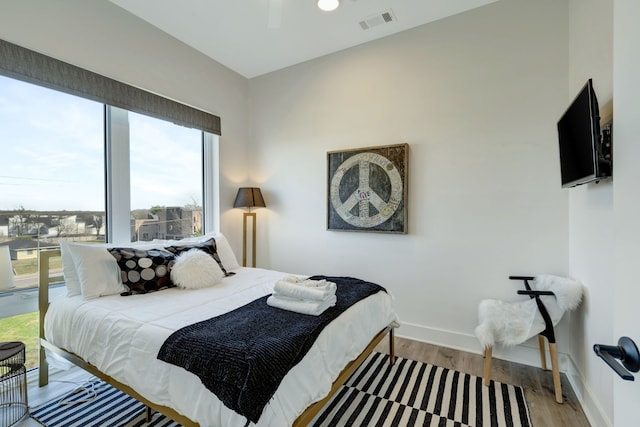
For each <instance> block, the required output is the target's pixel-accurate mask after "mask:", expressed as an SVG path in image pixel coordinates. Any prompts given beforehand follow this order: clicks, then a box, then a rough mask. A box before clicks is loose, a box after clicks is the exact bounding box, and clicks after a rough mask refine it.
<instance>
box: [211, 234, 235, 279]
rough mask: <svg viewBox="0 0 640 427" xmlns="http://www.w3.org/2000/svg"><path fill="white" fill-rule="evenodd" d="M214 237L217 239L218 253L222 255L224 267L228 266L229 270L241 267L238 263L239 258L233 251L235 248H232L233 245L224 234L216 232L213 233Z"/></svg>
mask: <svg viewBox="0 0 640 427" xmlns="http://www.w3.org/2000/svg"><path fill="white" fill-rule="evenodd" d="M213 238H214V239H216V244H217V246H218V255H219V256H220V261H222V265H224V268H226V269H227V271H229V270H236V269H238V268H240V264H238V260H237V259H236V256H235V254H234V253H233V249H231V245H229V241H228V240H227V238H226V237H224V234H222V233H216V234H214V235H213Z"/></svg>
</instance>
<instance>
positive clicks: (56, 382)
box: [18, 337, 590, 427]
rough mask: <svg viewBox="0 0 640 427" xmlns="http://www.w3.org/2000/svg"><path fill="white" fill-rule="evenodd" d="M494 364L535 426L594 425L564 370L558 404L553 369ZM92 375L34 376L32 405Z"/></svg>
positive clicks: (466, 361) (450, 359) (432, 354)
mask: <svg viewBox="0 0 640 427" xmlns="http://www.w3.org/2000/svg"><path fill="white" fill-rule="evenodd" d="M376 350H377V351H379V352H381V353H388V350H389V341H388V340H387V339H384V340H383V341H382V342H381V343H380V344H379V345H378V347H377V348H376ZM395 353H396V356H400V357H404V358H407V359H412V360H418V361H421V362H426V363H430V364H432V365H437V366H441V367H443V368H449V369H456V370H458V371H461V372H466V373H469V374H471V375H476V376H482V374H483V370H484V359H483V358H482V356H481V355H479V354H474V353H467V352H464V351H458V350H452V349H450V348H446V347H439V346H436V345H432V344H427V343H423V342H418V341H412V340H408V339H403V338H398V337H396V339H395ZM492 365H493V366H492V369H493V370H492V377H491V378H492V379H493V380H496V381H500V382H503V383H507V384H513V385H518V386H521V387H523V388H524V391H525V398H526V400H527V406H528V407H529V413H530V414H531V422H532V424H533V427H555V426H558V427H560V426H562V427H588V426H589V425H590V424H589V422H588V421H587V418H586V417H585V415H584V412H583V411H582V408H581V407H580V404H579V403H578V400H577V399H576V396H575V394H574V393H573V390H572V389H571V385H570V384H569V382H568V381H567V379H566V377H565V376H564V374H563V375H561V377H562V394H563V396H564V403H563V404H558V403H556V401H555V395H554V391H553V379H552V377H551V371H543V370H542V369H540V368H534V367H531V366H527V365H521V364H518V363H513V362H506V361H504V360H500V359H496V358H494V359H493V363H492ZM89 378H91V375H90V374H88V373H87V372H85V371H83V370H81V369H80V368H72V369H71V370H69V371H65V372H58V373H56V374H54V375H53V376H52V377H51V378H50V383H49V385H48V386H47V387H44V388H38V387H37V384H36V383H35V380H36V378H35V377H34V378H33V381H30V383H31V384H30V387H29V404H30V406H31V407H32V408H34V407H37V406H39V405H41V404H43V403H45V402H48V401H50V400H51V399H53V398H54V397H55V396H60V395H62V394H64V393H66V392H69V391H72V390H73V389H75V388H76V387H78V386H81V385H82V384H83V383H84V382H85V381H87V380H88V379H89ZM18 426H19V427H36V426H40V425H39V424H38V423H37V422H36V421H34V420H31V419H30V420H27V421H25V422H23V423H20V424H18ZM40 427H41V426H40Z"/></svg>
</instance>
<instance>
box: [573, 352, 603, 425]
mask: <svg viewBox="0 0 640 427" xmlns="http://www.w3.org/2000/svg"><path fill="white" fill-rule="evenodd" d="M566 375H567V379H568V380H569V383H570V384H571V388H573V391H574V392H575V394H576V396H577V398H578V401H579V402H580V405H581V406H582V410H583V411H584V414H585V415H586V416H587V419H588V420H589V423H590V424H591V425H592V426H603V427H613V422H612V421H611V419H609V417H607V415H606V413H605V411H604V410H603V409H602V407H601V406H600V403H599V402H598V400H597V399H596V398H595V396H594V394H593V391H592V390H591V387H589V385H588V384H587V383H586V382H585V380H584V376H583V375H582V373H581V372H580V370H579V369H578V368H577V366H576V365H575V363H574V362H573V359H572V358H569V369H568V371H567V372H566Z"/></svg>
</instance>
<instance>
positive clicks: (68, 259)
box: [59, 240, 82, 297]
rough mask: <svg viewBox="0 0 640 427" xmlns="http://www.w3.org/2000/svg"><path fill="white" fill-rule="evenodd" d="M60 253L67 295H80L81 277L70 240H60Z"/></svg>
mask: <svg viewBox="0 0 640 427" xmlns="http://www.w3.org/2000/svg"><path fill="white" fill-rule="evenodd" d="M59 243H60V254H61V255H62V272H63V274H64V283H65V285H66V286H67V296H68V297H72V296H75V295H80V294H81V293H82V292H81V291H80V279H79V278H78V272H77V271H76V265H75V263H74V261H73V255H71V250H70V249H69V242H67V241H66V240H60V241H59Z"/></svg>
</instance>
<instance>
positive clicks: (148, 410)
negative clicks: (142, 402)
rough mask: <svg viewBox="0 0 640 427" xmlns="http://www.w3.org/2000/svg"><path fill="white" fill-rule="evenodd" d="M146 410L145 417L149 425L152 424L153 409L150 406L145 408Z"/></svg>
mask: <svg viewBox="0 0 640 427" xmlns="http://www.w3.org/2000/svg"><path fill="white" fill-rule="evenodd" d="M145 408H146V410H145V415H146V418H147V424H149V423H150V422H151V408H150V407H148V406H145Z"/></svg>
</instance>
